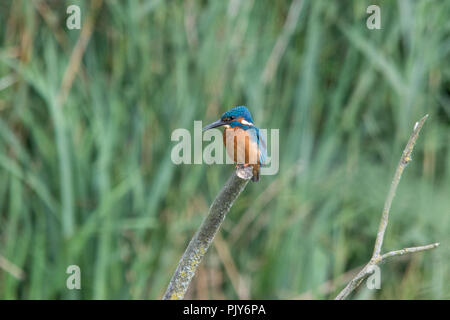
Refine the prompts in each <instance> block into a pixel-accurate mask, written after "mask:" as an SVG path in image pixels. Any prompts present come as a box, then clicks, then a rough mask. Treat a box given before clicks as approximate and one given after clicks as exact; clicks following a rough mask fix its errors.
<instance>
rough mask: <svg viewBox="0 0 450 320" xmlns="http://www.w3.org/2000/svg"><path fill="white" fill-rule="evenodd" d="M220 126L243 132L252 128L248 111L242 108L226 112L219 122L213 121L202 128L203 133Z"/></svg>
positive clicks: (251, 120)
mask: <svg viewBox="0 0 450 320" xmlns="http://www.w3.org/2000/svg"><path fill="white" fill-rule="evenodd" d="M221 126H229V127H232V128H234V127H240V128H242V129H244V130H247V129H248V128H250V127H252V126H253V119H252V115H251V114H250V111H248V109H247V108H246V107H244V106H239V107H235V108H233V109H231V110H228V111H227V112H225V113H224V114H222V116H221V117H220V119H219V120H217V121H214V122H213V123H210V124H208V125H207V126H206V127H204V128H203V131H205V130H208V129H212V128H217V127H221Z"/></svg>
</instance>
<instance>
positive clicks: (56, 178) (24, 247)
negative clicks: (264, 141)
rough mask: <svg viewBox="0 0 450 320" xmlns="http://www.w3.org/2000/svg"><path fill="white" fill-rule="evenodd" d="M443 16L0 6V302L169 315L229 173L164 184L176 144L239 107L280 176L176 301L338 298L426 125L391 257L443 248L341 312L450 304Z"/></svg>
mask: <svg viewBox="0 0 450 320" xmlns="http://www.w3.org/2000/svg"><path fill="white" fill-rule="evenodd" d="M71 4H76V5H78V6H79V7H80V9H81V26H82V27H81V30H69V29H68V28H67V27H66V20H67V18H68V17H69V16H70V15H69V14H67V13H66V10H67V7H68V6H69V5H71ZM371 4H377V5H379V6H380V8H381V29H380V30H369V29H368V28H367V27H366V20H367V18H368V17H369V14H367V13H366V9H367V7H368V6H369V5H371ZM449 16H450V2H449V1H434V2H433V1H425V0H418V1H407V0H404V1H356V0H354V1H318V0H315V1H308V0H293V1H292V0H284V1H276V2H275V1H271V0H245V1H244V0H230V1H219V0H215V1H213V0H211V1H200V0H199V1H197V0H186V1H175V0H173V1H158V0H141V1H137V0H133V1H118V0H116V1H113V0H105V1H98V0H92V1H76V0H72V1H56V0H55V1H41V0H34V1H29V0H16V1H1V3H0V25H1V26H2V32H1V34H0V115H1V116H0V208H1V210H0V298H1V299H71V298H80V299H160V298H161V297H162V295H163V293H164V291H165V289H166V287H167V285H168V282H169V280H170V277H171V276H172V273H173V272H174V270H175V268H176V266H177V264H178V261H179V258H180V257H181V255H182V253H183V252H184V250H185V248H186V246H187V244H188V242H189V240H190V239H191V237H192V236H193V234H194V233H195V231H196V230H197V228H198V227H199V225H200V224H201V222H202V219H203V218H204V217H205V215H206V214H207V212H208V208H209V205H210V204H211V202H212V201H213V199H214V198H215V196H216V194H217V193H218V191H219V190H220V188H221V187H222V186H223V184H224V183H225V181H226V179H227V178H228V177H229V176H230V174H231V173H232V170H233V168H234V167H233V166H232V165H210V166H208V165H206V164H203V165H174V164H173V163H172V161H171V158H170V154H171V150H172V147H173V146H174V145H175V144H176V143H175V142H172V141H171V140H170V137H171V133H172V131H173V130H174V129H177V128H186V129H188V130H193V122H194V120H202V121H203V123H204V124H206V123H209V122H211V121H213V120H216V119H217V118H218V117H219V116H220V114H222V113H223V112H224V111H226V110H228V109H230V108H231V107H232V106H236V105H246V106H248V108H249V109H250V110H251V112H252V115H253V118H254V121H255V123H256V124H257V125H258V126H259V127H261V128H268V129H270V128H274V129H279V130H280V170H279V172H278V174H277V175H274V176H262V178H261V180H260V182H258V183H250V184H249V185H248V186H247V188H246V189H245V190H244V192H243V194H242V195H241V196H240V198H239V199H238V200H237V201H236V202H235V204H234V206H233V208H232V210H231V211H230V212H229V214H228V216H227V217H226V220H225V222H224V223H223V225H222V228H221V231H220V233H219V234H218V235H217V237H216V239H215V240H214V243H213V245H212V246H211V248H210V250H209V251H208V253H207V255H206V257H205V259H204V260H203V262H202V264H201V266H200V268H199V270H198V273H197V275H196V276H195V278H194V279H193V281H192V283H191V286H190V289H189V291H188V293H187V296H186V298H191V299H330V298H334V297H335V296H336V294H337V293H338V292H339V291H340V289H342V288H343V287H344V286H345V284H346V282H347V281H348V280H349V279H350V278H351V277H352V275H354V274H355V272H356V271H358V270H359V268H361V267H362V266H363V265H364V264H365V263H366V262H367V261H368V260H369V259H370V256H371V254H372V250H373V245H374V240H375V236H376V232H377V229H378V224H379V221H380V216H381V212H382V208H383V204H384V200H385V197H386V194H387V192H388V189H389V186H390V183H391V180H392V177H393V174H394V171H395V168H396V166H397V163H398V161H399V159H400V156H401V153H402V151H403V148H404V146H405V144H406V141H407V139H408V137H409V135H410V133H411V132H412V129H413V126H414V123H415V122H416V121H417V120H419V119H420V118H421V117H422V116H423V115H425V114H429V115H430V116H429V118H428V120H427V122H426V123H425V126H424V127H423V130H422V132H421V135H420V137H419V140H418V142H417V145H416V147H415V150H414V153H413V161H412V162H411V163H410V164H409V165H408V167H407V169H406V170H405V172H404V175H403V178H402V180H401V182H400V185H399V188H398V190H397V195H396V198H395V199H394V202H393V206H392V209H391V217H390V221H389V226H388V228H387V232H386V237H385V242H384V245H383V249H382V251H383V252H387V251H390V250H396V249H400V248H403V247H410V246H418V245H425V244H428V243H433V242H441V246H440V247H439V248H437V249H434V250H431V251H427V252H423V253H418V254H413V255H409V256H403V257H398V258H394V259H392V260H391V261H390V262H388V263H386V264H384V265H382V266H381V272H382V273H381V281H382V282H381V290H368V289H367V288H366V286H365V285H362V286H361V288H360V289H359V290H358V291H357V292H356V294H354V295H353V296H352V298H354V299H358V298H363V299H449V298H450V286H449V283H450V268H449V264H450V252H449V244H448V243H449V241H450V157H449V146H450V135H449V132H450V131H449V128H450V65H449V58H450V37H449V36H450V20H449V19H448V17H449ZM69 265H78V266H79V267H80V269H81V290H68V289H67V287H66V280H67V278H68V277H69V275H68V274H67V273H66V269H67V267H68V266H69Z"/></svg>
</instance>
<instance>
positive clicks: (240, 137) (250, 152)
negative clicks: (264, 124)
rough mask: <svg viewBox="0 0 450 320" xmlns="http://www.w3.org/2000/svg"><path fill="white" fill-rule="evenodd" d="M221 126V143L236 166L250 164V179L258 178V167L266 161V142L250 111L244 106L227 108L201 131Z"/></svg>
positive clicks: (256, 179)
mask: <svg viewBox="0 0 450 320" xmlns="http://www.w3.org/2000/svg"><path fill="white" fill-rule="evenodd" d="M221 126H223V127H224V128H225V130H224V131H223V143H224V145H225V149H226V150H227V154H228V155H229V156H230V158H231V159H233V160H234V163H235V164H236V168H238V167H239V166H241V165H242V166H244V167H247V166H252V173H253V176H252V181H254V182H256V181H258V180H259V173H260V168H261V166H263V165H264V164H265V161H266V155H267V151H266V143H265V141H264V139H263V137H262V136H261V134H260V132H259V129H258V128H257V127H256V126H255V125H254V124H253V119H252V116H251V114H250V111H249V110H248V109H247V108H246V107H245V106H238V107H234V108H233V109H231V110H228V111H227V112H225V113H224V114H222V116H221V117H220V119H219V120H217V121H214V122H213V123H210V124H208V125H207V126H206V127H204V128H203V131H206V130H209V129H212V128H217V127H221Z"/></svg>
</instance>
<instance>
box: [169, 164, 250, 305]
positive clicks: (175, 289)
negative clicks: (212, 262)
mask: <svg viewBox="0 0 450 320" xmlns="http://www.w3.org/2000/svg"><path fill="white" fill-rule="evenodd" d="M243 172H250V175H249V178H251V176H252V175H251V167H247V168H246V169H242V168H241V169H238V171H237V172H234V173H233V175H232V176H231V177H230V178H229V179H228V181H227V183H226V184H225V186H224V187H223V188H222V190H221V191H220V192H219V194H218V195H217V197H216V199H215V200H214V202H213V203H212V205H211V207H210V209H209V213H208V215H207V216H206V218H205V220H203V223H202V225H201V226H200V228H199V229H198V230H197V232H196V233H195V235H194V237H193V238H192V240H191V242H189V245H188V247H187V248H186V251H185V252H184V254H183V256H182V257H181V260H180V262H179V264H178V267H177V269H176V270H175V273H174V274H173V276H172V279H171V280H170V283H169V286H168V288H167V290H166V293H165V294H164V296H163V300H178V299H183V297H184V294H185V293H186V291H187V289H188V287H189V284H190V283H191V280H192V278H193V277H194V275H195V271H196V270H197V267H198V265H199V264H200V262H201V261H202V258H203V256H204V255H205V254H206V251H207V250H208V248H209V246H210V244H211V242H212V241H213V239H214V236H215V234H216V232H217V231H218V230H219V227H220V225H221V224H222V221H223V220H224V219H225V216H226V214H227V213H228V211H229V210H230V208H231V206H232V205H233V202H234V200H236V198H237V197H238V196H239V194H240V193H241V192H242V190H244V188H245V186H246V185H247V183H248V181H249V180H248V179H249V178H248V179H241V178H240V177H239V176H238V174H239V175H240V176H242V173H243Z"/></svg>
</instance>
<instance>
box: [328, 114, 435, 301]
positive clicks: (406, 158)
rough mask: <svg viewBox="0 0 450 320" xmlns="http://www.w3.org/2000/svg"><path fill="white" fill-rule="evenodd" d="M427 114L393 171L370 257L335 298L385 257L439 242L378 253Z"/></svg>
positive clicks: (345, 292) (432, 245) (367, 273)
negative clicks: (397, 192) (390, 213)
mask: <svg viewBox="0 0 450 320" xmlns="http://www.w3.org/2000/svg"><path fill="white" fill-rule="evenodd" d="M427 118H428V115H425V116H424V117H423V118H422V119H420V121H418V122H416V124H415V126H414V129H413V132H412V134H411V136H410V137H409V140H408V143H407V144H406V147H405V150H403V154H402V157H401V159H400V162H399V164H398V166H397V170H396V171H395V175H394V179H393V180H392V184H391V188H390V190H389V193H388V195H387V198H386V202H385V203H384V209H383V214H382V216H381V221H380V226H379V228H378V234H377V238H376V240H375V246H374V249H373V254H372V258H371V259H370V261H369V262H368V263H367V264H366V266H365V267H364V268H363V269H362V270H361V271H360V272H359V273H358V274H357V275H356V276H355V277H354V278H353V279H352V280H351V281H350V282H349V283H348V284H347V286H346V287H345V288H344V289H343V290H342V291H341V292H340V293H339V294H338V295H337V297H336V298H335V299H336V300H342V299H345V298H346V297H347V296H348V295H349V294H350V293H351V292H353V290H355V289H356V288H357V287H358V286H359V285H360V284H361V282H362V281H363V280H364V279H365V278H366V277H367V276H368V275H370V274H371V273H372V272H373V271H374V268H373V267H374V266H376V265H378V264H379V263H381V262H384V261H385V260H386V259H388V258H391V257H394V256H399V255H403V254H406V253H413V252H419V251H424V250H429V249H433V248H436V247H437V246H438V245H439V243H433V244H429V245H426V246H421V247H413V248H405V249H401V250H395V251H390V252H388V253H385V254H383V255H381V254H380V252H381V246H382V245H383V239H384V233H385V231H386V227H387V225H388V221H389V210H390V209H391V204H392V200H393V199H394V196H395V190H397V186H398V183H399V182H400V178H401V176H402V173H403V170H404V169H405V167H406V165H407V164H408V163H409V162H410V161H411V153H412V151H413V148H414V145H415V144H416V140H417V137H418V136H419V132H420V129H422V126H423V124H424V123H425V120H427Z"/></svg>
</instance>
